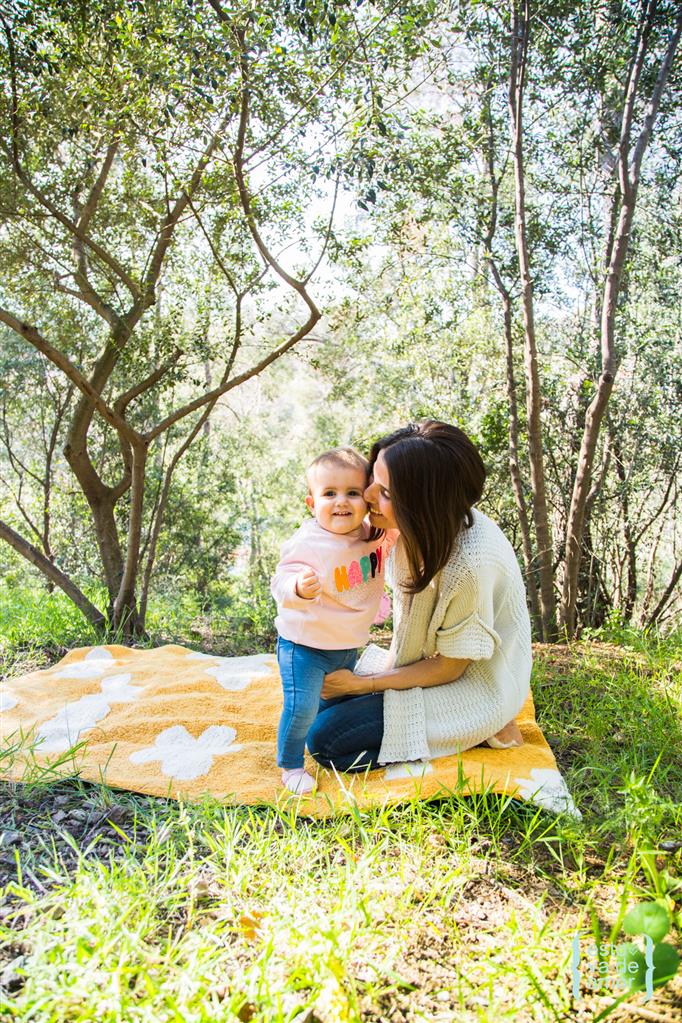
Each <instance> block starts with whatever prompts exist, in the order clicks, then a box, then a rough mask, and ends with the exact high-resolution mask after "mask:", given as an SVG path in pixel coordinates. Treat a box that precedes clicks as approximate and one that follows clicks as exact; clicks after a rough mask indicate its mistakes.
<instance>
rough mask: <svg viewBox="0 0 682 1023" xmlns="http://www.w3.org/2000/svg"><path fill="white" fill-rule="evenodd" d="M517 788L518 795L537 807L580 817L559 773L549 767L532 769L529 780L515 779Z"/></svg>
mask: <svg viewBox="0 0 682 1023" xmlns="http://www.w3.org/2000/svg"><path fill="white" fill-rule="evenodd" d="M514 781H515V782H516V783H517V785H518V786H519V794H520V795H521V797H522V798H523V799H529V800H530V801H531V802H533V803H535V804H536V805H537V806H542V807H543V808H544V809H546V810H553V811H554V813H569V814H571V815H572V816H573V817H582V814H581V813H580V810H578V808H577V807H576V805H575V803H574V802H573V797H572V796H571V793H570V792H569V791H568V787H567V785H566V782H565V781H564V779H563V777H562V775H561V774H560V773H559V771H556V770H555V769H554V768H549V767H532V768H531V770H530V778H515V779H514Z"/></svg>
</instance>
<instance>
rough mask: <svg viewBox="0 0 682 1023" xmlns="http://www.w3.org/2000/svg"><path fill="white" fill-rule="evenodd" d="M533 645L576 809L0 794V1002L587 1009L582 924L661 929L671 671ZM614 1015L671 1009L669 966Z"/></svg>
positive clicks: (631, 653) (184, 1007) (675, 991)
mask: <svg viewBox="0 0 682 1023" xmlns="http://www.w3.org/2000/svg"><path fill="white" fill-rule="evenodd" d="M536 653H537V657H536V662H537V664H536V674H535V680H534V692H535V698H536V704H537V710H538V719H539V720H540V722H541V724H542V726H543V728H544V730H545V734H546V735H547V738H548V740H549V741H550V743H551V745H552V746H553V748H554V751H555V754H556V756H557V759H558V761H559V764H560V767H561V769H562V771H563V772H564V773H565V775H566V777H567V780H568V783H569V786H570V787H571V789H572V791H573V793H574V795H575V797H576V801H577V803H578V805H579V806H580V807H581V809H582V810H583V814H584V819H583V821H582V822H576V821H575V820H572V819H569V818H555V817H553V816H552V815H550V814H548V813H546V812H544V811H542V810H538V809H537V808H534V807H531V806H529V805H527V804H522V803H519V802H517V801H514V800H509V799H505V798H504V797H494V796H487V797H480V798H477V799H457V798H452V799H448V800H444V801H440V802H434V803H431V804H424V803H418V802H416V803H413V804H409V805H406V806H402V807H396V808H393V809H387V810H385V811H374V812H372V813H371V814H357V815H356V816H348V817H345V818H337V819H335V820H332V821H324V822H317V821H308V820H305V819H301V818H296V817H295V816H294V815H290V816H287V815H286V814H283V813H282V812H280V811H277V810H274V809H272V808H266V807H264V808H257V809H253V808H246V807H244V808H226V807H223V806H220V805H218V804H215V803H213V804H208V803H207V804H205V805H203V806H182V805H179V804H177V803H175V802H173V801H165V800H159V799H152V798H146V797H142V796H136V795H133V794H132V793H125V792H113V791H112V790H110V789H107V788H105V787H101V786H93V785H86V784H83V783H81V782H79V781H78V780H77V779H76V780H72V781H63V780H62V781H56V780H54V779H50V778H47V777H41V778H36V779H35V780H34V781H33V782H32V783H31V784H28V785H11V784H5V785H3V786H2V787H0V819H1V820H2V825H1V828H2V838H1V840H0V845H1V847H0V992H2V993H1V994H0V1018H2V1019H22V1020H24V1019H25V1020H36V1021H43V1020H45V1021H48V1020H50V1021H51V1020H54V1021H57V1020H59V1021H60V1023H61V1021H71V1020H73V1021H75V1020H92V1019H98V1020H100V1019H101V1020H107V1021H108V1020H111V1021H114V1020H124V1021H126V1023H128V1021H131V1023H132V1021H136V1020H148V1019H150V1020H151V1019H154V1020H155V1021H162V1020H183V1021H185V1020H187V1021H193V1020H197V1021H203V1020H207V1021H208V1020H211V1021H212V1023H213V1021H222V1020H225V1021H232V1020H237V1019H239V1020H254V1021H257V1023H258V1021H263V1023H265V1021H280V1020H281V1021H285V1020H287V1021H288V1020H292V1021H293V1020H296V1021H297V1023H304V1021H306V1023H344V1021H356V1020H363V1021H368V1023H369V1021H386V1020H390V1021H392V1023H413V1021H414V1023H416V1021H417V1020H428V1021H433V1023H445V1021H460V1020H462V1021H465V1020H466V1021H469V1020H472V1021H473V1020H477V1021H479V1020H480V1021H486V1020H490V1021H492V1020H496V1021H497V1020H503V1019H515V1020H521V1021H525V1020H528V1021H545V1020H547V1021H549V1020H564V1019H566V1020H568V1019H571V1020H576V1021H582V1020H584V1021H588V1020H593V1019H595V1017H596V1015H597V1014H598V1011H600V1010H602V1009H604V1008H605V1007H606V1006H607V1005H608V1004H609V1003H610V1002H611V1001H613V991H612V987H613V984H614V983H615V978H614V976H613V975H612V973H613V971H612V972H611V973H610V974H609V975H608V976H607V979H606V983H605V984H604V985H603V987H602V989H601V991H599V990H597V987H596V985H595V983H593V982H592V981H591V980H590V975H589V968H588V967H589V956H588V947H589V944H590V943H591V942H592V941H593V940H594V937H593V936H594V934H595V933H596V931H597V928H599V932H600V934H601V936H602V940H606V939H608V937H609V931H610V929H611V928H612V927H613V926H614V925H615V924H616V923H617V920H618V917H619V912H620V911H621V910H624V909H626V908H628V907H629V906H632V905H633V904H635V903H636V902H638V901H644V900H650V899H652V898H657V899H658V900H659V901H660V902H661V903H662V904H665V905H666V906H667V907H668V908H669V910H670V911H671V912H672V913H673V914H674V915H675V918H676V922H677V924H679V923H680V915H679V914H680V909H681V908H682V883H681V882H680V875H681V873H682V872H681V870H680V867H681V857H682V806H681V804H680V794H681V793H682V756H681V752H680V751H681V750H682V742H681V741H680V740H681V738H682V725H681V722H680V712H679V708H680V695H681V694H680V664H679V663H678V661H677V660H676V659H675V658H674V657H671V656H670V654H669V652H668V651H663V650H659V649H656V650H652V649H651V648H648V649H646V650H645V649H643V650H635V649H624V648H623V647H616V646H608V645H604V644H596V643H582V644H574V645H573V646H571V647H570V648H566V647H556V646H553V647H538V648H537V651H536ZM23 670H26V665H25V664H24V666H23ZM621 915H622V913H621ZM576 933H578V934H579V935H580V936H581V938H580V942H581V950H582V954H583V961H582V966H581V971H582V972H581V977H580V991H579V996H578V998H577V999H576V998H574V997H573V992H572V979H571V954H572V943H573V939H574V936H575V934H576ZM623 940H624V936H623V935H621V934H618V935H617V936H616V938H615V941H616V943H618V942H622V941H623ZM667 940H672V941H673V942H676V941H678V940H679V932H677V931H676V930H673V931H672V932H671V935H669V936H668V939H667ZM610 1018H611V1019H614V1020H617V1019H629V1020H632V1019H635V1018H641V1019H643V1020H649V1021H653V1023H656V1021H660V1023H673V1021H675V1020H677V1021H679V1020H680V1019H682V980H681V979H680V977H679V975H678V977H677V978H676V979H675V980H674V981H673V982H672V983H670V984H668V985H667V986H666V987H665V988H663V989H661V990H659V991H657V992H656V993H655V995H654V998H653V999H651V1000H650V1001H648V1002H646V1003H644V1002H643V995H641V994H640V995H636V996H634V998H633V999H632V1000H631V1001H630V1002H629V1003H628V1004H624V1005H621V1006H620V1008H619V1009H617V1010H616V1011H615V1012H614V1013H613V1015H612V1016H611V1017H610Z"/></svg>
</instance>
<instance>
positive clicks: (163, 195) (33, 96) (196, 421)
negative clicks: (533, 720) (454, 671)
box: [0, 0, 682, 652]
mask: <svg viewBox="0 0 682 1023" xmlns="http://www.w3.org/2000/svg"><path fill="white" fill-rule="evenodd" d="M681 32H682V16H681V15H680V11H679V5H678V4H677V3H674V2H670V0H669V2H665V0H664V2H645V3H630V2H618V0H613V2H611V0H603V2H601V0H594V2H581V3H578V4H576V3H541V2H538V3H512V4H509V5H500V4H497V3H491V2H488V0H481V2H461V3H451V2H442V0H427V2H419V3H411V2H409V0H408V2H399V3H396V2H392V3H391V2H386V3H384V2H378V3H370V2H363V0H352V2H336V3H335V2H332V0H319V2H318V0H290V2H284V3H282V2H267V0H266V2H263V3H258V4H250V3H246V2H242V0H236V2H234V3H227V2H220V0H195V2H189V3H188V2H186V0H182V2H180V0H156V2H151V3H150V2H144V3H143V2H138V0H128V2H113V3H112V2H98V0H91V2H87V3H82V2H75V0H74V2H70V0H60V2H56V0H55V2H51V0H45V2H44V3H41V4H40V5H38V4H34V3H30V2H20V0H12V2H8V0H3V2H2V3H0V64H1V65H2V79H3V92H2V99H1V105H0V120H1V122H2V129H1V131H0V212H1V214H2V228H1V229H0V265H2V282H1V283H0V332H1V334H0V336H1V346H0V417H1V418H0V538H1V539H2V540H3V541H4V542H3V543H2V544H1V545H0V573H1V576H2V583H1V589H2V603H3V605H4V612H3V615H4V618H5V621H6V625H5V626H4V632H5V634H6V635H9V634H10V633H11V632H12V629H13V628H14V630H15V632H16V636H15V638H18V637H19V636H21V634H22V630H24V632H25V630H26V627H27V626H26V623H27V621H28V620H29V619H30V617H31V615H38V616H39V615H40V613H41V609H44V608H47V607H50V608H52V611H51V614H52V617H49V618H48V619H46V620H49V621H50V622H51V623H52V622H54V614H59V615H61V616H62V620H63V621H62V626H60V628H62V634H64V635H65V634H66V632H68V629H66V626H64V622H65V621H68V622H70V623H71V624H72V627H73V630H74V634H77V635H78V636H80V637H81V638H82V636H83V635H84V632H83V630H84V628H85V622H87V628H91V629H93V630H101V629H102V628H103V627H109V628H110V629H114V630H118V632H119V634H121V635H123V636H124V637H126V638H127V639H129V640H135V639H138V638H140V637H142V636H144V635H145V634H148V633H152V634H156V635H165V636H173V637H174V638H178V637H179V636H181V635H184V636H185V637H187V636H188V635H189V638H194V639H195V640H196V639H199V640H202V641H203V642H204V643H205V645H209V646H210V645H212V644H214V643H217V644H218V645H220V646H222V649H223V651H224V652H230V651H232V652H247V651H249V652H250V651H252V650H258V649H263V648H264V646H265V645H266V644H268V643H270V642H271V640H272V636H273V632H272V619H273V615H274V606H273V604H272V601H271V599H270V596H269V586H268V584H269V577H270V574H271V572H272V569H273V567H274V564H275V562H276V558H277V553H278V547H279V543H280V542H281V541H282V539H283V538H285V537H286V536H287V535H288V534H290V533H291V531H292V530H293V529H294V528H295V527H296V525H298V523H299V522H300V521H301V519H302V517H303V515H304V505H303V498H304V493H305V491H304V467H305V465H306V464H307V462H308V461H309V460H310V459H311V458H312V457H314V456H315V455H316V454H317V453H318V452H319V451H320V450H322V449H324V448H326V447H329V446H335V445H339V444H353V445H355V446H357V447H358V448H360V449H363V450H367V448H368V447H369V446H370V444H371V442H372V441H373V440H374V439H375V438H376V437H377V436H379V435H381V434H382V433H383V432H386V431H387V430H390V429H392V428H394V427H395V426H398V425H400V424H402V423H405V422H407V421H410V420H414V419H417V418H421V417H433V418H439V419H444V420H446V421H449V422H454V423H458V424H459V425H461V426H462V427H463V428H464V429H465V430H466V431H467V432H468V433H469V434H470V435H471V436H472V438H473V439H474V440H475V441H476V443H477V444H478V445H479V446H480V448H481V451H482V453H483V456H484V458H485V461H486V464H487V466H488V469H489V481H488V485H487V491H486V496H485V499H484V502H483V504H482V508H483V510H485V511H486V512H488V513H489V514H491V516H492V517H493V518H494V519H495V520H496V521H498V522H499V523H500V525H501V527H502V528H503V530H504V531H505V532H506V533H507V535H508V536H509V538H510V539H511V540H512V542H513V543H514V545H515V547H516V549H517V551H518V554H519V560H520V561H521V563H522V565H523V567H524V571H525V578H526V583H527V587H528V592H529V600H530V605H531V610H532V614H533V620H534V628H535V635H536V638H538V639H545V640H552V639H554V638H556V637H566V636H568V637H571V636H575V635H580V634H582V635H585V634H587V635H590V634H591V635H595V634H597V635H605V636H609V635H612V634H614V633H622V631H623V629H628V628H631V627H643V628H645V629H652V628H655V629H659V628H662V629H664V630H667V631H674V630H677V629H679V624H680V613H681V612H682V599H681V595H680V588H679V585H678V584H679V580H680V577H681V576H682V522H680V503H679V498H680V491H679V472H678V470H679V465H680V457H681V452H682V414H681V413H682V340H681V331H680V327H681V324H682V307H681V304H680V293H681V290H682V289H681V285H682V187H681V173H682V134H681V132H680V126H681V124H682V94H681V90H680V84H681V82H682V64H681V62H680V60H679V54H678V53H677V50H678V48H679V40H680V33H681ZM676 58H677V59H676ZM55 609H58V611H55ZM82 616H84V618H85V622H84V620H83V617H82ZM11 623H15V624H14V626H12V624H11ZM50 628H53V625H50ZM64 629H66V632H64ZM8 630H9V632H8Z"/></svg>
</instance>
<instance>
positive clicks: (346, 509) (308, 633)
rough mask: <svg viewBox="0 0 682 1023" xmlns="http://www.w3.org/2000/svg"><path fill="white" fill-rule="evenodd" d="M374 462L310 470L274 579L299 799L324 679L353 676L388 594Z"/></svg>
mask: <svg viewBox="0 0 682 1023" xmlns="http://www.w3.org/2000/svg"><path fill="white" fill-rule="evenodd" d="M368 474H369V463H368V462H367V460H366V459H365V458H363V457H362V455H360V454H358V452H357V451H354V450H353V448H334V449H333V450H332V451H325V452H324V454H322V455H320V456H319V457H318V458H316V459H315V461H314V462H312V464H311V465H310V466H309V467H308V471H307V480H308V496H307V497H306V504H307V506H308V508H309V509H310V510H311V512H312V513H313V516H314V518H313V519H311V520H307V521H306V522H304V523H303V525H302V526H301V527H300V528H299V529H298V530H297V531H296V532H295V533H294V535H293V536H292V537H291V539H290V540H287V541H286V542H285V543H284V544H283V545H282V551H281V559H280V562H279V565H278V566H277V569H276V571H275V575H274V576H273V579H272V586H271V588H272V594H273V596H274V598H275V600H276V601H277V618H276V619H275V625H276V626H277V633H278V636H279V638H278V640H277V660H278V662H279V670H280V674H281V676H282V688H283V690H284V707H283V710H282V716H281V718H280V722H279V731H278V733H277V766H278V767H281V768H282V783H283V785H285V786H286V788H288V789H289V790H290V791H291V792H296V793H298V794H299V795H302V794H305V793H307V792H311V791H312V789H313V788H314V786H315V783H314V780H313V778H312V777H311V776H310V775H309V774H308V773H307V771H306V770H305V769H304V767H303V751H304V749H305V740H306V736H307V734H308V729H309V728H310V726H311V725H312V723H313V721H314V719H315V716H316V715H317V711H318V707H319V703H320V692H321V690H322V683H323V681H324V676H325V675H326V674H328V673H329V672H332V671H337V670H339V669H340V668H347V669H348V670H349V671H352V669H353V667H354V665H355V662H356V660H357V648H358V647H360V646H364V645H365V644H366V643H367V641H368V638H369V627H370V625H371V624H372V623H373V621H374V619H375V618H376V616H377V611H378V609H379V604H380V601H381V597H382V594H383V591H384V562H385V558H386V556H387V554H388V551H389V550H390V547H391V545H392V543H393V542H394V541H395V536H394V535H393V531H391V534H387V535H384V534H380V536H381V539H380V540H378V541H377V540H373V539H370V537H371V536H373V535H374V534H373V533H372V531H371V527H370V526H369V523H368V522H367V521H366V520H365V514H366V512H367V504H366V502H365V498H364V492H365V489H366V487H367V484H368Z"/></svg>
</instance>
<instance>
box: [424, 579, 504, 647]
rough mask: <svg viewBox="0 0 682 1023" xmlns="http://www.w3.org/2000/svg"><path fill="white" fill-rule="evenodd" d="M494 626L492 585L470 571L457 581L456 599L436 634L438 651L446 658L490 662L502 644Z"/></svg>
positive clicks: (455, 582)
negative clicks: (496, 649)
mask: <svg viewBox="0 0 682 1023" xmlns="http://www.w3.org/2000/svg"><path fill="white" fill-rule="evenodd" d="M493 623H494V611H493V594H492V584H488V585H486V580H485V579H484V578H482V577H481V575H480V574H478V573H475V572H473V571H472V570H471V569H470V568H466V569H464V570H463V571H461V572H460V573H458V575H457V578H455V579H454V580H453V595H452V598H451V600H450V603H449V604H448V607H447V611H446V613H445V616H444V618H443V621H442V624H441V626H440V628H439V629H438V630H437V631H436V651H437V652H438V653H439V654H441V655H442V656H443V657H456V658H459V659H462V660H469V661H487V660H489V659H490V658H491V657H492V655H493V653H494V651H495V648H496V647H497V646H498V645H499V643H500V637H499V636H498V634H497V633H496V632H495V629H494V627H493Z"/></svg>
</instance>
